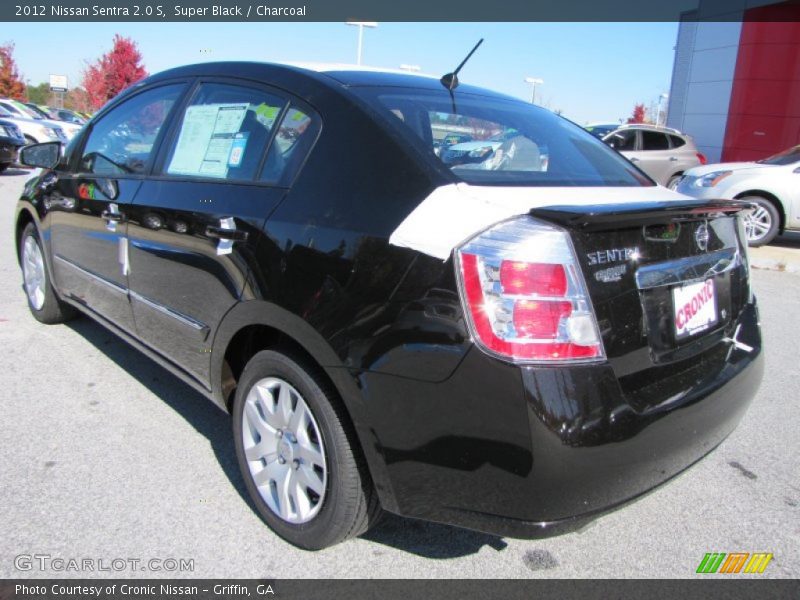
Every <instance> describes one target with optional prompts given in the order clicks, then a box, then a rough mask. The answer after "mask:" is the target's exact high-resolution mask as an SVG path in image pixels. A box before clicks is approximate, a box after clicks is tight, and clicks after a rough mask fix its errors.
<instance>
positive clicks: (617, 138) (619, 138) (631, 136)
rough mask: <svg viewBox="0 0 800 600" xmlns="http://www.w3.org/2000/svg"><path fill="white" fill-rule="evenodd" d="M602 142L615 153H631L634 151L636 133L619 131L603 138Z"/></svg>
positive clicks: (627, 130) (633, 131)
mask: <svg viewBox="0 0 800 600" xmlns="http://www.w3.org/2000/svg"><path fill="white" fill-rule="evenodd" d="M603 141H604V142H605V143H606V144H608V145H609V146H611V147H612V148H614V150H616V151H617V152H633V151H634V150H636V131H635V130H633V129H621V130H620V131H616V132H614V133H613V134H610V135H609V136H608V137H605V138H603Z"/></svg>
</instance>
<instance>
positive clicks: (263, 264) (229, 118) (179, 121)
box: [16, 63, 763, 549]
mask: <svg viewBox="0 0 800 600" xmlns="http://www.w3.org/2000/svg"><path fill="white" fill-rule="evenodd" d="M449 136H469V137H470V138H471V139H472V140H473V141H472V142H470V147H471V149H470V150H469V152H470V153H471V156H470V157H469V158H470V160H469V161H465V162H463V163H462V162H459V164H452V165H447V164H445V163H444V162H442V160H441V159H440V158H439V157H438V156H437V153H436V152H435V150H434V149H435V148H436V147H437V146H440V145H441V143H442V140H444V139H446V138H448V137H449ZM480 140H487V142H486V144H480V143H475V142H480ZM22 160H23V161H24V162H25V164H27V165H29V166H35V167H40V168H41V170H40V171H38V172H36V175H35V176H34V177H33V178H32V179H31V180H30V181H29V182H28V183H27V184H26V186H25V189H24V192H23V195H22V197H21V199H20V201H19V203H18V206H17V212H16V243H17V247H18V249H19V260H20V265H21V268H22V274H23V278H24V290H25V293H26V296H27V299H28V303H29V305H30V309H31V312H32V313H33V316H34V317H35V318H37V319H38V320H39V321H41V322H43V323H60V322H63V321H66V320H67V319H70V318H72V317H74V316H75V315H77V314H78V313H83V314H86V315H89V316H90V317H92V318H93V319H96V320H97V321H99V322H100V323H102V324H103V325H104V326H105V327H107V328H108V329H110V330H111V331H113V332H114V333H116V334H118V335H119V336H120V337H122V338H123V339H125V340H126V341H127V342H129V343H130V344H131V345H133V346H134V347H135V348H137V349H138V350H140V351H141V352H143V353H145V354H146V355H148V356H149V357H151V358H152V359H153V360H155V361H157V362H158V363H160V364H161V365H163V366H164V367H166V368H167V369H169V370H170V371H171V372H172V373H174V374H175V375H176V376H177V377H179V378H180V379H182V380H184V381H186V382H188V383H189V384H190V385H192V386H193V387H194V388H196V389H197V390H199V391H200V392H202V393H203V394H205V395H206V396H207V397H208V398H209V399H211V400H212V401H213V402H214V403H216V404H217V405H218V406H219V407H220V408H221V409H223V410H225V411H229V412H230V413H231V414H232V415H233V419H232V421H233V436H234V442H235V446H236V452H237V457H238V461H239V465H240V467H241V471H242V476H243V478H244V481H245V483H246V486H247V489H248V490H249V492H250V494H251V495H252V498H253V501H254V503H255V506H256V507H257V509H258V511H259V513H260V514H261V517H262V518H263V519H264V521H266V523H267V524H268V525H269V526H270V527H271V528H272V529H273V530H274V531H275V532H276V533H277V534H278V535H280V536H282V537H283V538H285V539H286V540H288V541H290V542H292V543H293V544H296V545H298V546H301V547H303V548H309V549H318V548H323V547H326V546H329V545H331V544H335V543H337V542H340V541H342V540H345V539H347V538H350V537H353V536H356V535H358V534H361V533H363V532H364V531H366V530H367V529H368V528H369V527H370V526H371V525H372V524H374V523H375V522H376V520H377V519H378V517H379V516H380V514H381V512H382V511H389V512H392V513H396V514H399V515H404V516H408V517H415V518H421V519H427V520H431V521H438V522H442V523H449V524H454V525H458V526H461V527H467V528H472V529H477V530H482V531H486V532H491V533H495V534H499V535H508V536H517V537H536V536H542V535H550V534H552V533H554V532H562V531H569V530H571V529H574V528H575V527H576V526H578V525H579V524H583V523H585V522H586V521H587V520H589V519H591V518H593V517H595V516H597V515H598V514H600V513H601V512H603V511H606V510H608V509H611V508H614V507H615V506H619V505H621V504H622V503H625V502H627V501H629V500H631V499H634V498H636V497H637V496H639V495H641V494H643V493H644V492H646V491H647V490H650V489H651V488H653V487H654V486H656V485H658V484H659V483H661V482H664V481H665V480H667V479H669V478H671V477H672V476H674V475H675V474H677V473H679V472H680V471H682V470H683V469H685V468H687V467H688V466H689V465H691V464H692V463H694V462H695V461H697V460H698V459H700V458H701V457H702V456H704V455H705V454H706V453H708V452H710V451H711V450H712V449H713V448H714V447H715V446H717V445H718V444H719V443H720V442H721V441H722V440H723V439H725V437H726V436H727V435H728V434H729V433H731V431H732V430H733V429H734V428H735V427H736V424H737V423H738V421H739V420H740V419H741V417H742V415H743V414H744V412H745V410H746V408H747V406H748V404H749V403H750V401H751V400H752V398H753V396H754V395H755V393H756V389H757V387H758V385H759V382H760V380H761V377H762V371H763V361H762V355H761V336H760V330H759V324H758V311H757V308H756V300H755V297H754V296H753V292H752V290H751V287H750V277H749V275H750V273H749V266H748V259H747V250H746V245H745V243H744V238H743V234H742V226H741V220H740V218H739V211H740V210H742V209H743V208H746V205H743V204H739V203H735V202H729V201H699V200H693V199H690V198H687V197H685V196H682V195H680V194H677V193H675V192H673V191H670V190H667V189H666V188H663V187H660V186H657V185H656V184H655V183H653V181H652V180H650V179H649V178H648V177H647V176H646V175H644V174H643V173H642V172H641V171H639V170H638V169H637V168H636V167H635V166H633V165H632V164H631V163H630V162H628V161H627V160H626V159H624V158H623V157H622V156H621V155H619V154H617V153H616V152H615V151H614V150H612V149H610V148H608V147H607V146H606V145H605V144H603V142H601V141H600V140H598V139H596V138H595V137H594V136H592V135H591V134H589V133H587V132H586V131H584V130H582V129H581V128H579V127H577V126H576V125H573V124H572V123H570V122H569V121H567V120H565V119H562V118H561V117H558V116H556V115H554V114H552V113H551V112H549V111H547V110H544V109H542V108H539V107H536V106H533V105H531V104H528V103H526V102H522V101H520V100H517V99H514V98H510V97H506V96H503V95H500V94H497V93H494V92H491V91H488V90H485V89H480V88H477V87H471V86H469V85H466V84H461V85H457V81H455V80H454V79H453V78H452V77H451V78H447V77H444V78H442V80H440V79H438V78H435V77H425V76H420V75H412V74H400V73H389V72H377V71H368V70H357V69H355V68H340V69H339V70H336V69H331V70H325V69H322V68H319V67H318V68H316V69H311V68H304V67H299V66H285V65H270V64H255V63H219V64H202V65H196V66H188V67H183V68H177V69H173V70H170V71H166V72H163V73H160V74H158V75H154V76H152V77H150V78H148V79H146V80H144V81H142V82H140V83H138V84H136V85H134V86H133V87H131V88H129V89H128V90H126V91H125V92H124V93H122V94H121V95H120V96H119V97H118V98H116V99H114V100H113V101H112V102H110V103H109V104H108V105H107V106H106V107H105V108H103V109H102V110H101V111H100V112H99V113H98V114H97V115H96V116H95V117H94V118H93V119H92V120H91V122H90V123H89V124H88V125H87V126H86V127H85V128H84V129H83V130H82V131H81V133H80V134H78V135H77V136H76V137H75V139H73V140H72V141H71V143H70V144H69V145H68V146H67V147H66V148H65V149H63V150H62V149H61V147H60V144H59V143H50V144H38V145H34V146H29V147H27V148H25V149H24V150H23V151H22ZM673 516H674V515H673ZM665 517H669V515H665Z"/></svg>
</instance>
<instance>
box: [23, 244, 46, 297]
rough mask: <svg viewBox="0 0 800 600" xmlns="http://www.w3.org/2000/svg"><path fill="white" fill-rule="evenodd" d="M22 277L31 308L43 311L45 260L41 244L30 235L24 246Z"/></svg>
mask: <svg viewBox="0 0 800 600" xmlns="http://www.w3.org/2000/svg"><path fill="white" fill-rule="evenodd" d="M22 276H23V279H24V281H25V293H26V294H28V300H29V301H30V303H31V306H32V307H33V308H34V309H35V310H41V309H42V307H43V306H44V298H45V271H44V258H43V257H42V251H41V250H40V249H39V244H37V243H36V240H35V239H34V238H33V236H30V235H29V236H28V237H26V238H25V243H24V244H23V246H22Z"/></svg>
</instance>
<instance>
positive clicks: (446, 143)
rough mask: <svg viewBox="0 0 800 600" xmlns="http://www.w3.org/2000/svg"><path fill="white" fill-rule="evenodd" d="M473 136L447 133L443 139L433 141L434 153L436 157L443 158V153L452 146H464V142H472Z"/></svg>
mask: <svg viewBox="0 0 800 600" xmlns="http://www.w3.org/2000/svg"><path fill="white" fill-rule="evenodd" d="M472 139H473V138H472V136H471V135H468V134H466V133H450V132H448V133H446V134H445V135H444V136H442V138H441V139H438V140H437V139H434V140H433V151H434V153H435V154H436V156H441V155H442V152H443V151H445V150H446V149H447V148H449V147H450V146H453V145H455V144H463V143H464V142H471V141H472Z"/></svg>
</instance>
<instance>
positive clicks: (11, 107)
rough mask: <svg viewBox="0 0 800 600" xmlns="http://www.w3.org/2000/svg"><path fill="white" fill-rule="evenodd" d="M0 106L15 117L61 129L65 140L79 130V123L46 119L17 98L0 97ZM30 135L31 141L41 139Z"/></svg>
mask: <svg viewBox="0 0 800 600" xmlns="http://www.w3.org/2000/svg"><path fill="white" fill-rule="evenodd" d="M0 107H2V108H3V109H5V110H6V111H8V112H10V113H11V114H12V115H13V116H15V117H18V118H21V119H33V120H34V121H39V122H40V123H41V124H42V125H44V126H45V127H50V128H52V129H55V130H56V132H58V131H59V130H60V131H62V132H63V133H64V135H65V136H66V140H67V141H69V140H71V139H72V138H73V137H75V134H76V133H78V132H79V131H80V130H81V127H80V126H79V125H74V124H73V123H65V122H63V121H55V120H52V119H46V118H44V117H42V116H41V115H40V114H39V113H38V112H36V111H34V110H32V109H31V108H28V107H27V106H25V104H23V103H22V102H19V101H18V100H12V99H11V98H0ZM23 133H24V134H25V136H26V137H28V134H27V132H25V130H24V129H23ZM31 137H32V138H33V139H32V140H30V141H31V142H32V143H35V142H38V141H43V140H39V139H37V138H35V137H33V136H31Z"/></svg>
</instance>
